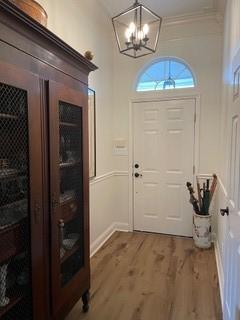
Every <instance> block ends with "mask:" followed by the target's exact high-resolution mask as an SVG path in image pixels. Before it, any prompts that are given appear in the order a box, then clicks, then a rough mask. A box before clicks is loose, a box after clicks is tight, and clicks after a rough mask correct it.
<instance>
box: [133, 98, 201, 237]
mask: <svg viewBox="0 0 240 320" xmlns="http://www.w3.org/2000/svg"><path fill="white" fill-rule="evenodd" d="M195 104H196V103H195V100H194V99H185V100H184V99H183V100H168V101H159V102H144V103H143V102H138V103H134V106H133V107H134V157H133V158H134V163H133V166H134V175H133V176H134V229H135V230H141V231H148V232H158V233H166V234H173V235H181V236H192V208H191V205H190V204H189V195H188V192H187V189H186V182H187V181H190V182H193V167H194V137H195V129H194V128H195V123H194V119H195V107H196V106H195ZM138 175H139V176H138Z"/></svg>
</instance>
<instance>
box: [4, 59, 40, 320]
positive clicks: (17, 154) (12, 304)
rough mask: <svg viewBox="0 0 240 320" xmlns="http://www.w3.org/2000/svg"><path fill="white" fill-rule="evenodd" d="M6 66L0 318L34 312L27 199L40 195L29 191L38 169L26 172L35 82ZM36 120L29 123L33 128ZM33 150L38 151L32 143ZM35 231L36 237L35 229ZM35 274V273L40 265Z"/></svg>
mask: <svg viewBox="0 0 240 320" xmlns="http://www.w3.org/2000/svg"><path fill="white" fill-rule="evenodd" d="M9 71H11V67H9V66H6V65H4V64H0V319H2V320H8V319H9V320H10V319H11V320H12V319H18V320H30V319H33V314H34V313H33V309H34V304H33V301H32V297H33V296H34V291H33V289H32V288H33V284H34V281H35V280H34V279H33V277H34V272H35V271H34V270H33V263H32V261H33V259H34V257H33V256H32V245H31V243H32V239H33V238H32V235H31V233H32V230H33V228H34V226H33V228H32V224H33V225H34V224H35V223H34V221H32V217H31V215H32V212H31V205H32V201H33V202H36V203H37V201H40V200H39V199H38V197H34V195H33V194H32V192H35V190H34V188H33V189H32V187H31V185H32V182H34V181H35V182H36V187H37V188H38V187H39V185H38V183H37V180H36V178H37V177H36V175H38V173H36V175H35V176H34V175H32V168H31V167H30V166H31V160H32V151H31V143H32V140H30V139H29V137H30V135H31V132H32V131H31V126H29V122H30V120H31V118H32V116H34V114H33V113H32V112H33V109H32V106H34V107H35V108H36V109H35V110H36V111H35V112H36V115H37V116H39V115H38V111H39V109H38V108H39V106H40V105H39V101H40V100H39V101H37V99H36V97H35V94H36V92H37V90H38V85H39V82H38V79H37V78H35V77H34V76H30V75H28V74H25V73H23V72H22V73H21V72H20V71H16V70H15V69H13V71H14V72H12V76H11V77H10V74H11V72H9ZM16 72H19V73H18V74H19V75H21V76H20V77H19V80H17V79H14V76H13V75H14V74H16ZM33 97H35V102H34V104H33ZM39 121H40V120H37V121H36V123H35V128H39ZM33 137H35V134H34V133H33ZM35 152H36V155H38V154H39V150H38V147H36V149H35ZM34 160H35V161H36V159H34ZM40 167H41V165H40ZM37 179H38V178H37ZM39 194H40V195H41V190H39ZM40 212H41V206H40V204H39V214H40ZM40 229H41V227H40ZM36 235H37V236H38V237H39V233H38V231H37V232H36ZM40 248H41V247H40ZM39 275H40V277H41V271H40V272H39ZM41 289H42V288H41V287H39V288H38V290H40V291H41ZM34 319H38V317H35V318H34Z"/></svg>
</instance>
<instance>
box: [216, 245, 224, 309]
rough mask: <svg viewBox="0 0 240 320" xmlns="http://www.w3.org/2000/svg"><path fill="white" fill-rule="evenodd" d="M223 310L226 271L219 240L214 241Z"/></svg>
mask: <svg viewBox="0 0 240 320" xmlns="http://www.w3.org/2000/svg"><path fill="white" fill-rule="evenodd" d="M214 249H215V257H216V264H217V272H218V281H219V288H220V296H221V304H222V310H224V273H223V265H222V260H221V255H220V248H219V244H218V241H217V240H216V241H215V243H214Z"/></svg>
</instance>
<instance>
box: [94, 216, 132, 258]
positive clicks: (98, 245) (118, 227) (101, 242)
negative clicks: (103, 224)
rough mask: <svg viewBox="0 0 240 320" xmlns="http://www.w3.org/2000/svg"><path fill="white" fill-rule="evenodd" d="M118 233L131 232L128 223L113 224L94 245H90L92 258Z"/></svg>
mask: <svg viewBox="0 0 240 320" xmlns="http://www.w3.org/2000/svg"><path fill="white" fill-rule="evenodd" d="M116 231H124V232H128V231H129V225H128V223H121V222H113V223H112V224H111V225H110V226H109V227H108V228H107V229H106V230H105V231H104V232H103V233H102V234H101V235H100V236H99V237H98V238H97V239H96V240H95V241H93V243H92V244H91V245H90V257H92V256H94V254H95V253H97V251H98V250H99V249H100V248H101V247H102V246H103V245H104V243H105V242H106V241H107V240H108V239H109V238H110V237H111V236H112V235H113V233H114V232H116Z"/></svg>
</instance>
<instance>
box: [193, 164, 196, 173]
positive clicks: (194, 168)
mask: <svg viewBox="0 0 240 320" xmlns="http://www.w3.org/2000/svg"><path fill="white" fill-rule="evenodd" d="M195 172H196V167H195V166H193V174H195Z"/></svg>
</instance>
